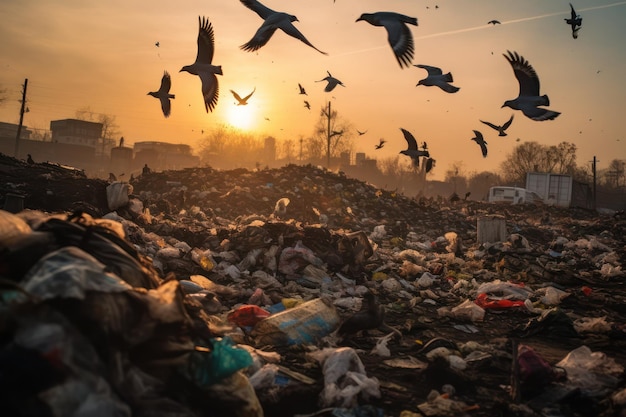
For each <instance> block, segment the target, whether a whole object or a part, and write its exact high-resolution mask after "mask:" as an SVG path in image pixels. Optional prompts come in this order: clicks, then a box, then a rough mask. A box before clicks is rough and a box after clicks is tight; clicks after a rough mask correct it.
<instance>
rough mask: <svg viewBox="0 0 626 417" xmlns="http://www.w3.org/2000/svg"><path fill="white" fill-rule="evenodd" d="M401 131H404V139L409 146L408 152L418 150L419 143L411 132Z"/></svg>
mask: <svg viewBox="0 0 626 417" xmlns="http://www.w3.org/2000/svg"><path fill="white" fill-rule="evenodd" d="M400 130H401V131H402V134H403V135H404V139H405V140H406V142H407V143H408V145H409V147H408V150H417V141H416V140H415V137H414V136H413V135H412V134H411V132H409V131H408V130H406V129H403V128H400Z"/></svg>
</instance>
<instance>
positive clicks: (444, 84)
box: [436, 80, 460, 93]
mask: <svg viewBox="0 0 626 417" xmlns="http://www.w3.org/2000/svg"><path fill="white" fill-rule="evenodd" d="M436 85H437V87H439V88H441V89H442V90H443V91H445V92H446V93H456V92H457V91H459V90H460V88H459V87H457V86H454V85H452V84H449V83H447V82H445V81H443V80H442V81H438V82H437V83H436Z"/></svg>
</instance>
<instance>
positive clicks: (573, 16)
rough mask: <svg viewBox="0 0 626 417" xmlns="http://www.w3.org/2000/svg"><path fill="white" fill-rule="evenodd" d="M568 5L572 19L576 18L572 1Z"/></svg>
mask: <svg viewBox="0 0 626 417" xmlns="http://www.w3.org/2000/svg"><path fill="white" fill-rule="evenodd" d="M569 7H570V9H571V11H570V13H571V15H572V20H575V19H576V10H574V6H572V3H570V4H569Z"/></svg>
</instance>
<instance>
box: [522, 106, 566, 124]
mask: <svg viewBox="0 0 626 417" xmlns="http://www.w3.org/2000/svg"><path fill="white" fill-rule="evenodd" d="M522 112H523V113H524V115H526V116H527V117H529V118H531V119H533V120H536V121H538V122H542V121H544V120H552V119H555V118H556V117H557V116H558V115H559V114H561V113H560V112H556V111H552V110H548V109H543V108H541V107H530V106H527V107H524V108H523V109H522Z"/></svg>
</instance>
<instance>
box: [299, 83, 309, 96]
mask: <svg viewBox="0 0 626 417" xmlns="http://www.w3.org/2000/svg"><path fill="white" fill-rule="evenodd" d="M298 88H299V89H300V94H304V95H305V96H308V94H307V93H306V90H305V89H304V87H302V84H300V83H298Z"/></svg>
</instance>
